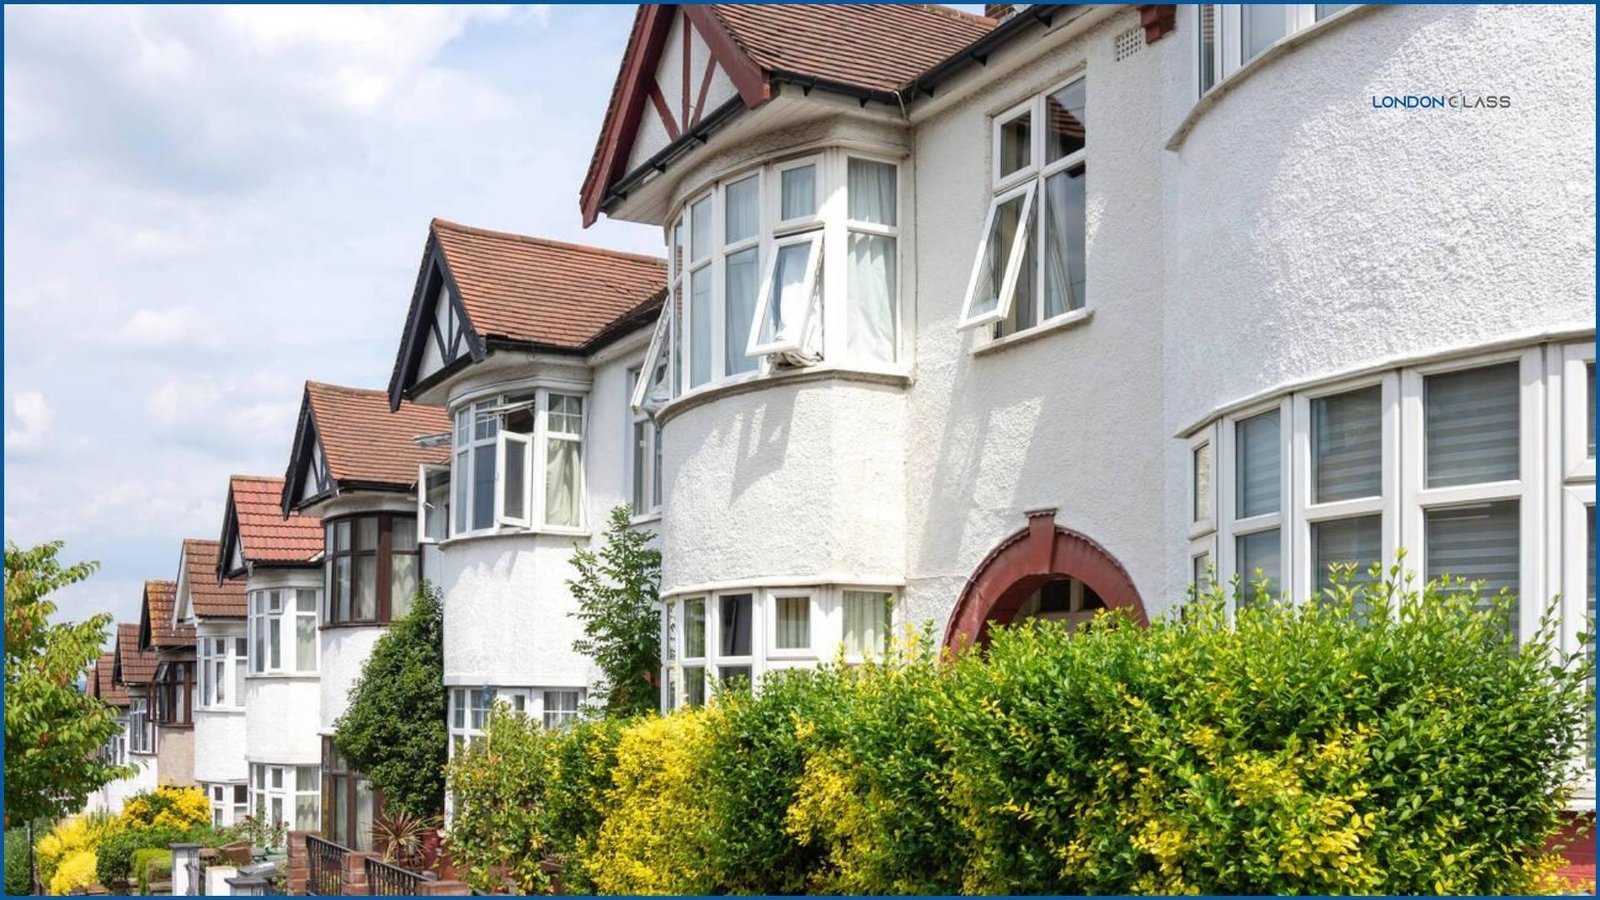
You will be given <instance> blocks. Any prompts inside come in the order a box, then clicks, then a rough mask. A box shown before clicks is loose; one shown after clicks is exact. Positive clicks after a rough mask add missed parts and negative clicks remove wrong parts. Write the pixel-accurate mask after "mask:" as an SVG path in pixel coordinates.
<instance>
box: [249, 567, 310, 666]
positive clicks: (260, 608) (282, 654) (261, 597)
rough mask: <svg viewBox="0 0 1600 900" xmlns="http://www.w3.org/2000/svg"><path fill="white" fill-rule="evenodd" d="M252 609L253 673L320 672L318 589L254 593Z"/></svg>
mask: <svg viewBox="0 0 1600 900" xmlns="http://www.w3.org/2000/svg"><path fill="white" fill-rule="evenodd" d="M249 608H250V620H249V659H250V671H251V672H252V673H254V674H258V675H261V674H278V673H313V672H316V671H317V591H316V589H315V588H274V589H272V590H260V591H251V592H250V594H249Z"/></svg>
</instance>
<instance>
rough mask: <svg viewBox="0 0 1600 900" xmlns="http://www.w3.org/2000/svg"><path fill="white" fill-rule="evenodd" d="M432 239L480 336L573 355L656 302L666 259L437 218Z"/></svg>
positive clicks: (665, 278) (663, 286)
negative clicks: (493, 229)
mask: <svg viewBox="0 0 1600 900" xmlns="http://www.w3.org/2000/svg"><path fill="white" fill-rule="evenodd" d="M431 230H432V234H433V238H434V240H435V241H437V243H438V246H439V250H440V251H441V252H442V253H443V255H444V260H445V266H446V267H448V268H449V270H450V275H451V277H452V278H454V280H455V283H456V288H457V289H458V290H459V291H460V292H461V303H462V305H463V306H464V307H465V308H466V311H467V318H468V319H469V320H470V321H471V323H472V327H473V330H475V331H476V332H477V333H478V335H479V337H482V338H485V339H488V338H502V339H506V340H511V341H517V342H520V343H532V344H539V345H543V346H547V347H556V348H562V349H570V350H582V349H584V347H585V345H587V344H588V343H589V342H590V341H592V340H594V339H595V338H596V337H598V336H599V335H600V334H601V333H602V332H605V331H606V326H608V325H610V324H611V323H612V322H614V321H616V320H617V319H619V318H621V317H623V316H625V315H627V314H629V313H631V312H633V311H635V310H636V309H638V308H639V307H640V306H642V305H644V304H647V303H651V302H654V301H657V300H658V295H660V294H661V292H662V291H663V290H665V288H666V284H667V263H666V260H664V259H661V258H659V257H654V256H643V255H640V254H636V253H623V252H621V251H618V250H604V249H601V248H599V247H585V246H582V245H579V244H565V243H561V242H559V241H549V240H544V239H542V238H534V237H527V236H525V235H520V234H507V233H505V232H501V231H488V230H485V229H482V228H472V227H469V226H466V225H458V224H456V223H454V222H447V221H445V220H443V219H434V220H433V223H432V225H431Z"/></svg>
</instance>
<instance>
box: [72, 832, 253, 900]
mask: <svg viewBox="0 0 1600 900" xmlns="http://www.w3.org/2000/svg"><path fill="white" fill-rule="evenodd" d="M227 841H228V836H227V835H225V834H221V833H219V832H216V831H213V830H212V829H211V828H210V826H205V825H201V826H192V827H188V828H184V827H179V826H176V825H144V826H134V827H130V828H124V829H122V830H121V831H118V832H116V833H114V834H112V835H111V836H110V837H107V838H106V839H105V840H104V841H101V843H100V847H99V858H98V859H97V860H96V862H95V874H96V876H97V877H98V879H99V881H100V883H101V884H103V885H106V886H108V887H109V886H111V885H112V884H123V883H128V882H131V881H133V880H134V879H135V878H136V876H137V875H138V872H137V870H135V869H134V867H133V857H134V854H135V853H137V852H138V851H140V850H148V849H156V850H162V851H167V850H169V849H170V847H169V846H168V845H170V844H176V843H192V844H201V845H203V846H207V847H217V846H221V845H222V844H225V843H227Z"/></svg>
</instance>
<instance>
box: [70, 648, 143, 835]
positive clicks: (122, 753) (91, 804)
mask: <svg viewBox="0 0 1600 900" xmlns="http://www.w3.org/2000/svg"><path fill="white" fill-rule="evenodd" d="M116 660H117V654H116V650H115V649H113V650H111V651H109V652H106V653H102V654H100V658H99V659H98V660H97V661H96V662H95V664H94V668H93V669H92V670H91V671H90V672H89V678H88V685H87V690H88V693H89V694H90V696H93V697H95V698H97V699H99V700H102V701H104V702H105V703H106V704H107V705H109V706H111V707H112V708H113V709H115V710H116V712H117V727H118V731H117V733H116V734H115V735H114V736H113V737H112V738H111V740H109V741H107V742H106V746H105V748H104V749H103V750H102V751H101V752H102V755H103V757H104V758H105V759H106V761H108V762H110V763H111V764H113V765H118V766H131V767H132V768H133V772H132V774H130V775H127V776H124V777H122V778H118V779H117V780H115V781H112V782H110V783H108V784H105V785H102V786H101V787H100V789H99V790H97V791H95V792H94V793H92V794H90V795H89V799H88V802H87V803H86V804H85V807H84V808H85V810H86V811H88V812H100V811H104V812H108V813H111V814H112V815H116V814H118V813H120V812H122V803H123V801H124V800H126V799H128V798H129V797H131V796H133V795H134V794H136V793H139V792H140V791H144V790H149V789H150V788H152V787H155V783H156V779H155V774H156V770H155V760H154V759H152V758H151V757H149V756H148V755H145V754H138V755H135V754H133V753H130V752H129V743H130V740H131V738H132V735H131V734H130V731H129V728H130V720H129V716H128V707H129V698H128V689H127V687H126V686H125V685H123V684H122V683H121V682H119V681H117V678H116Z"/></svg>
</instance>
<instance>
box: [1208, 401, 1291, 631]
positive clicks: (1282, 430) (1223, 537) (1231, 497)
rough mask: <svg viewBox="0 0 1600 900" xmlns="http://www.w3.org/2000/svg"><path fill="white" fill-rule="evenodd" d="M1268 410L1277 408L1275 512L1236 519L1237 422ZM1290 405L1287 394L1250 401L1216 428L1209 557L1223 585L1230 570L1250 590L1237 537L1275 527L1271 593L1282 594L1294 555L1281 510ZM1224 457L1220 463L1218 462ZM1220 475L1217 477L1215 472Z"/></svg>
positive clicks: (1233, 601)
mask: <svg viewBox="0 0 1600 900" xmlns="http://www.w3.org/2000/svg"><path fill="white" fill-rule="evenodd" d="M1273 410H1277V411H1278V448H1279V449H1278V452H1279V457H1278V511H1277V512H1272V513H1262V514H1260V515H1255V516H1250V517H1249V518H1244V519H1240V518H1236V513H1237V510H1238V505H1239V493H1238V476H1239V464H1238V455H1237V449H1238V446H1237V445H1238V426H1239V423H1240V422H1243V421H1245V420H1247V419H1252V418H1255V417H1256V416H1258V415H1261V414H1263V413H1269V412H1272V411H1273ZM1293 416H1294V409H1293V405H1292V403H1291V400H1290V398H1289V397H1283V398H1280V399H1276V400H1271V401H1268V402H1265V403H1260V404H1256V405H1253V406H1250V407H1247V408H1245V409H1242V410H1239V411H1237V412H1235V413H1233V414H1231V415H1228V416H1226V417H1224V418H1223V420H1222V427H1221V429H1220V434H1219V435H1218V442H1217V446H1218V447H1220V448H1221V452H1220V453H1218V454H1217V455H1216V456H1215V457H1213V459H1212V463H1211V464H1212V467H1213V477H1212V481H1213V482H1214V483H1217V485H1218V499H1219V500H1221V507H1220V509H1219V511H1218V515H1219V516H1220V519H1219V521H1220V522H1222V523H1223V527H1222V528H1220V529H1219V530H1218V531H1219V534H1218V538H1217V553H1216V555H1215V556H1213V557H1212V559H1213V560H1215V561H1216V567H1217V578H1218V579H1219V581H1221V582H1222V583H1223V584H1228V583H1229V582H1230V580H1231V579H1232V578H1233V577H1234V575H1238V576H1239V580H1240V585H1239V590H1240V591H1245V592H1249V591H1251V590H1252V589H1251V587H1250V581H1251V580H1252V579H1253V578H1254V577H1255V573H1253V572H1240V571H1239V570H1238V564H1239V560H1238V555H1239V553H1238V547H1239V538H1242V537H1246V536H1248V535H1252V534H1258V533H1260V532H1263V531H1270V530H1271V529H1274V528H1276V529H1278V541H1279V546H1278V582H1277V584H1276V585H1274V591H1273V593H1274V595H1275V596H1282V595H1283V594H1284V593H1285V592H1286V591H1288V590H1289V584H1288V571H1287V570H1289V568H1290V565H1291V561H1292V560H1293V559H1294V555H1293V549H1294V548H1293V542H1292V541H1291V540H1290V532H1291V529H1290V527H1289V524H1290V519H1289V516H1288V514H1287V513H1286V512H1285V511H1286V509H1287V508H1288V506H1289V502H1290V498H1291V497H1293V496H1294V494H1293V491H1292V485H1291V480H1292V476H1293V470H1294V465H1293V460H1292V459H1291V455H1290V450H1289V441H1287V440H1285V439H1284V438H1285V436H1286V435H1287V434H1288V433H1289V432H1290V428H1291V425H1292V423H1293V421H1294V419H1293ZM1223 460H1225V461H1226V465H1224V464H1223V463H1222V461H1223ZM1217 476H1220V477H1217ZM1237 602H1238V598H1237V596H1233V597H1230V605H1232V606H1237Z"/></svg>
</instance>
